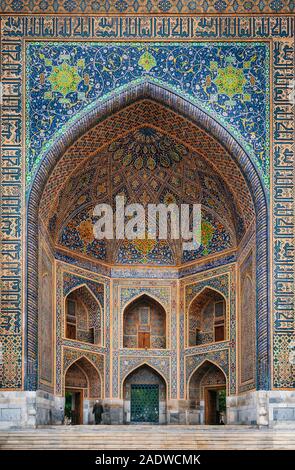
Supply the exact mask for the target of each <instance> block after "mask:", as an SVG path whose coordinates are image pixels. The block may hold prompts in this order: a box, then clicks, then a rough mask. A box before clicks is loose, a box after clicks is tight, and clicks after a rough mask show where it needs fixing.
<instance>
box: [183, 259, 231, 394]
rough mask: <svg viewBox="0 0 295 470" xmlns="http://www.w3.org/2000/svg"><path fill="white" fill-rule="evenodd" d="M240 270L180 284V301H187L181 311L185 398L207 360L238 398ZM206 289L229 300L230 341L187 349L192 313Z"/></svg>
mask: <svg viewBox="0 0 295 470" xmlns="http://www.w3.org/2000/svg"><path fill="white" fill-rule="evenodd" d="M236 286H237V282H236V267H235V265H231V266H226V267H223V268H217V269H215V270H209V271H207V272H206V273H203V274H199V275H195V276H191V277H190V278H188V279H187V280H182V281H181V284H180V297H181V298H182V299H184V300H183V304H182V306H181V311H180V321H181V327H182V331H183V334H182V335H181V338H182V340H181V355H180V376H181V377H183V380H182V382H181V396H182V397H185V396H187V386H188V379H189V377H190V376H191V374H192V372H193V370H194V369H196V368H197V367H198V366H199V365H200V364H201V363H202V362H203V361H204V360H205V359H208V360H212V362H214V363H215V364H217V365H219V366H220V368H221V369H222V370H223V372H224V373H225V375H226V378H227V383H228V391H229V393H230V394H232V395H234V394H235V393H236V390H237V381H236V375H237V373H236V371H237V361H236V356H237V352H236V344H237V340H236V328H237V325H236V319H237V309H236V296H235V291H236ZM206 287H209V288H212V289H213V290H214V289H215V290H216V291H217V292H220V293H221V294H222V295H223V297H224V298H225V300H226V316H227V321H226V328H227V340H226V341H222V342H220V343H211V344H208V345H201V346H194V347H188V346H187V322H188V318H187V316H188V309H189V305H190V303H191V301H192V300H193V299H194V298H196V296H198V294H200V293H201V292H202V290H203V289H204V288H206Z"/></svg>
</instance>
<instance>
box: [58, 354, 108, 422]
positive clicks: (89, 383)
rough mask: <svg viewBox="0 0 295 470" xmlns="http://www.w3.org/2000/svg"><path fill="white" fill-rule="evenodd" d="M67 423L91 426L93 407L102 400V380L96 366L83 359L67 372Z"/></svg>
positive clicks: (65, 384) (72, 365) (65, 378)
mask: <svg viewBox="0 0 295 470" xmlns="http://www.w3.org/2000/svg"><path fill="white" fill-rule="evenodd" d="M64 394H65V422H67V423H70V424H74V425H77V424H90V423H92V422H93V414H92V407H93V404H94V402H95V400H97V399H99V398H101V379H100V375H99V373H98V371H97V370H96V368H95V367H94V365H93V364H92V363H91V362H90V361H88V359H86V357H81V358H80V359H78V360H77V361H75V362H74V363H72V364H71V365H70V366H69V367H68V369H67V370H66V372H65V377H64Z"/></svg>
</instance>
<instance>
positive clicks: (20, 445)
mask: <svg viewBox="0 0 295 470" xmlns="http://www.w3.org/2000/svg"><path fill="white" fill-rule="evenodd" d="M0 449H2V450H4V449H6V450H8V449H10V450H12V449H44V450H47V449H70V450H72V449H85V450H91V449H93V450H116V449H121V450H165V449H173V450H192V449H196V450H202V449H228V450H230V449H237V450H238V449H240V450H242V449H245V450H246V449H249V450H250V449H261V450H269V449H278V450H279V449H285V450H287V449H289V450H292V449H293V450H294V449H295V433H294V432H292V430H290V429H280V430H273V429H258V428H257V427H242V426H240V427H239V426H235V427H230V426H222V427H220V426H212V427H211V426H202V427H201V426H185V425H182V426H145V425H136V426H103V425H102V426H48V427H42V428H39V429H30V430H29V429H28V430H25V429H23V430H9V431H8V430H7V431H3V430H2V431H0Z"/></svg>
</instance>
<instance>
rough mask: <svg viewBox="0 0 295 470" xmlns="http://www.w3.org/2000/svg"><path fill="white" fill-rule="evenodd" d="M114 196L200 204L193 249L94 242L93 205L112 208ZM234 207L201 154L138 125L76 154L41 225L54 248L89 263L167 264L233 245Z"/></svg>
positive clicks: (240, 227) (238, 219)
mask: <svg viewBox="0 0 295 470" xmlns="http://www.w3.org/2000/svg"><path fill="white" fill-rule="evenodd" d="M118 195H120V196H124V198H125V204H130V203H140V204H143V205H144V206H146V204H148V203H154V204H158V203H163V204H166V205H168V204H170V203H176V204H178V205H180V204H190V205H192V204H194V203H195V204H201V206H202V244H201V246H200V247H199V248H198V249H197V250H194V251H183V249H182V242H181V240H171V239H170V240H167V241H166V240H150V239H148V238H147V237H146V239H144V240H133V241H129V240H107V241H105V240H97V239H95V238H94V235H93V225H94V223H95V221H96V220H97V218H96V217H94V216H93V209H94V207H95V205H96V204H98V203H108V204H110V205H111V206H113V208H115V198H116V196H118ZM241 212H242V211H241V210H240V209H239V208H238V207H237V205H236V204H235V197H234V195H233V194H232V191H231V189H230V188H229V186H228V184H227V182H226V181H225V180H224V179H223V178H222V177H221V176H220V175H219V174H218V173H217V172H216V170H215V169H214V168H213V167H212V165H211V164H210V162H208V160H207V159H205V158H204V157H203V156H202V155H200V154H199V153H198V152H195V151H192V150H191V149H190V148H189V147H188V146H186V145H185V144H184V143H182V142H179V141H176V140H175V139H174V138H172V137H171V136H170V135H167V134H166V133H164V132H163V131H160V130H159V129H156V128H155V127H153V126H151V125H146V124H145V125H142V126H138V127H137V129H134V130H133V131H131V132H129V133H127V134H126V135H124V136H122V137H120V138H118V139H117V140H113V141H111V142H110V143H108V144H107V145H106V146H104V148H103V149H101V150H100V151H98V152H96V153H95V154H93V155H91V156H90V157H87V158H84V159H83V161H82V163H80V164H79V165H78V167H76V169H75V171H73V172H72V174H71V176H70V178H69V179H68V180H67V181H66V184H65V185H64V187H63V189H62V191H60V194H59V196H58V199H57V206H56V211H55V213H54V214H53V215H51V217H50V218H49V221H48V225H49V231H50V234H51V236H52V238H53V240H54V242H55V244H56V245H58V246H60V247H62V248H65V249H67V250H71V251H75V252H77V253H79V254H82V255H86V256H90V257H92V258H95V259H96V260H101V261H104V262H107V263H110V264H127V265H130V264H140V265H168V266H169V265H171V266H173V265H179V264H181V263H186V262H191V261H194V260H198V259H200V258H202V257H204V256H208V255H211V254H215V253H219V252H222V251H223V250H227V249H230V248H235V247H236V246H237V244H238V242H239V240H240V239H241V237H242V236H243V233H244V231H245V229H246V226H247V223H245V220H244V215H243V214H242V213H241ZM43 218H44V216H43Z"/></svg>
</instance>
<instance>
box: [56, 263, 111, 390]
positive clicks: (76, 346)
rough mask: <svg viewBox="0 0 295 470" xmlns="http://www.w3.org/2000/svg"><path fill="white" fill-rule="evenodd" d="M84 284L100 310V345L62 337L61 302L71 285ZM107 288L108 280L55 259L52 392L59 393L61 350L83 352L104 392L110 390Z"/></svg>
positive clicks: (61, 383)
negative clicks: (93, 367) (98, 375)
mask: <svg viewBox="0 0 295 470" xmlns="http://www.w3.org/2000/svg"><path fill="white" fill-rule="evenodd" d="M82 285H86V286H87V287H88V288H89V289H90V290H91V292H93V294H94V295H95V297H96V298H97V299H98V302H99V303H100V305H101V307H102V309H101V312H102V320H103V321H102V339H103V342H102V346H97V345H92V344H87V343H83V342H77V341H71V340H68V339H65V338H64V302H65V297H66V296H67V295H68V293H69V292H71V291H72V290H73V288H77V287H79V286H82ZM109 305H110V291H109V280H108V279H107V278H104V277H102V276H99V275H97V274H96V273H91V272H88V271H85V270H83V269H81V268H77V267H76V266H72V265H68V264H65V263H62V262H60V261H57V262H56V321H55V323H56V338H55V343H56V345H55V364H56V365H55V392H56V394H57V395H60V394H62V393H63V380H64V371H65V367H66V366H65V354H67V353H65V351H67V350H69V351H71V356H74V357H77V359H78V358H80V357H82V356H83V355H84V356H85V357H86V358H90V359H91V361H92V362H94V363H95V364H96V365H98V366H97V368H98V370H99V372H100V374H101V378H102V381H103V383H104V394H105V396H106V397H108V396H109V393H110V388H109V387H110V384H109V377H110V334H109V332H110V308H109Z"/></svg>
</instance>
